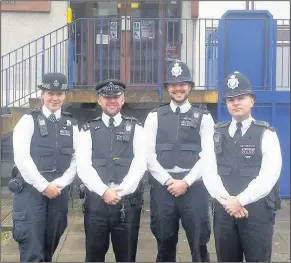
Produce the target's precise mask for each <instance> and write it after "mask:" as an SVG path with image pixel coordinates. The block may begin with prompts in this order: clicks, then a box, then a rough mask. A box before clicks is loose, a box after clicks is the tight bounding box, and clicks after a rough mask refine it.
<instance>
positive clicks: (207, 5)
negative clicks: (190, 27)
mask: <svg viewBox="0 0 291 263" xmlns="http://www.w3.org/2000/svg"><path fill="white" fill-rule="evenodd" d="M254 3H255V9H256V10H268V11H269V12H270V13H272V14H273V16H274V18H275V19H290V2H288V1H255V2H254ZM250 7H251V3H250ZM245 9H246V1H199V18H221V16H222V15H223V14H224V13H225V12H226V11H227V10H245Z"/></svg>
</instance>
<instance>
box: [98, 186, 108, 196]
mask: <svg viewBox="0 0 291 263" xmlns="http://www.w3.org/2000/svg"><path fill="white" fill-rule="evenodd" d="M108 188H109V187H108V186H107V185H105V184H103V185H100V186H99V189H96V190H95V189H94V192H95V193H96V194H98V195H100V196H101V197H102V196H103V195H104V193H105V192H106V190H107V189H108Z"/></svg>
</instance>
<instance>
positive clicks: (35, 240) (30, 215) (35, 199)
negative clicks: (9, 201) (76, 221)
mask: <svg viewBox="0 0 291 263" xmlns="http://www.w3.org/2000/svg"><path fill="white" fill-rule="evenodd" d="M68 201H69V200H68V190H67V188H64V189H63V190H62V193H61V195H60V196H58V197H56V198H54V199H49V198H47V197H46V196H44V195H43V194H42V193H40V192H38V191H37V190H36V189H35V188H34V187H32V186H31V185H29V184H25V185H24V188H23V189H22V191H21V192H20V193H16V194H15V195H14V198H13V211H12V219H13V238H14V240H15V241H16V242H18V246H19V251H20V261H22V262H28V261H29V262H31V261H45V262H50V261H52V257H53V254H54V252H55V250H56V248H57V246H58V244H59V241H60V238H61V236H62V234H63V233H64V231H65V229H66V227H67V214H68Z"/></svg>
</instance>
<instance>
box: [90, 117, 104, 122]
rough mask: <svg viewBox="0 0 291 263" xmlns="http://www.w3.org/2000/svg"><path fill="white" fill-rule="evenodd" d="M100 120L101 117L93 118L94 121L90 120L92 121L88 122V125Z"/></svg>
mask: <svg viewBox="0 0 291 263" xmlns="http://www.w3.org/2000/svg"><path fill="white" fill-rule="evenodd" d="M101 119H102V117H101V116H99V117H97V118H95V119H92V120H89V121H88V123H92V122H95V121H100V120H101Z"/></svg>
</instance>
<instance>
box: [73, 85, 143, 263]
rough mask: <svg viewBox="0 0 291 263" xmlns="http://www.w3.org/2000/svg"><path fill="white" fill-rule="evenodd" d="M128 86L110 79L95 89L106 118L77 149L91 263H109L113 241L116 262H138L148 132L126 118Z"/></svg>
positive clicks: (86, 130)
mask: <svg viewBox="0 0 291 263" xmlns="http://www.w3.org/2000/svg"><path fill="white" fill-rule="evenodd" d="M125 88H126V85H125V84H124V83H122V82H121V81H118V80H105V81H103V82H101V83H99V84H98V85H97V87H96V89H97V91H98V95H99V98H98V103H99V105H100V106H101V108H102V111H103V113H102V116H100V117H98V118H97V119H94V120H92V121H90V122H89V123H87V124H85V125H84V126H83V128H82V129H81V131H80V140H79V143H78V150H77V166H78V176H79V177H80V179H81V180H82V181H83V183H84V185H85V186H86V188H87V196H86V200H85V202H84V227H85V234H86V262H87V261H89V262H92V261H93V262H102V261H105V255H106V253H107V251H108V248H109V240H110V234H111V241H112V246H113V251H114V253H115V258H116V261H119V262H124V261H130V262H134V261H135V257H136V250H137V242H138V233H139V223H140V214H141V207H142V202H143V198H142V194H143V190H141V189H140V188H141V184H139V183H140V181H141V179H142V177H143V175H144V173H145V171H146V167H147V154H146V143H145V140H144V137H145V136H144V133H143V127H142V126H141V124H140V123H139V121H138V120H137V119H135V118H133V117H126V116H123V115H121V113H120V110H121V108H122V105H123V104H124V100H125V98H124V90H125Z"/></svg>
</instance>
